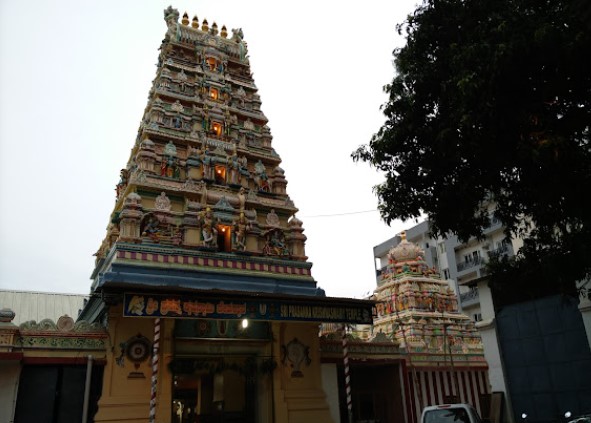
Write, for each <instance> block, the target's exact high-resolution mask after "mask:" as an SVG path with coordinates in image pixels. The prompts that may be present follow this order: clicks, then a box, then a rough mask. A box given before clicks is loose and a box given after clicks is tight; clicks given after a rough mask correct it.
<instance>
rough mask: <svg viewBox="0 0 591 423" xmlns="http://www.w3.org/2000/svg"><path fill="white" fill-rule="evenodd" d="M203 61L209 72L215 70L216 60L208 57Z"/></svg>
mask: <svg viewBox="0 0 591 423" xmlns="http://www.w3.org/2000/svg"><path fill="white" fill-rule="evenodd" d="M205 61H206V62H207V66H208V67H209V70H211V71H214V70H216V68H217V60H216V59H214V58H213V57H208V58H207V59H205Z"/></svg>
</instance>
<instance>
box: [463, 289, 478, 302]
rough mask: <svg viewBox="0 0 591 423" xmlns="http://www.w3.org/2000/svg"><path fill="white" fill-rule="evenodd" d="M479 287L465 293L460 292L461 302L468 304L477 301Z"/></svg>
mask: <svg viewBox="0 0 591 423" xmlns="http://www.w3.org/2000/svg"><path fill="white" fill-rule="evenodd" d="M478 297H479V295H478V289H471V290H470V291H468V292H464V293H463V294H460V302H461V303H462V304H466V303H468V302H470V303H471V302H477V301H478V299H479V298H478Z"/></svg>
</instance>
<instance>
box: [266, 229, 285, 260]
mask: <svg viewBox="0 0 591 423" xmlns="http://www.w3.org/2000/svg"><path fill="white" fill-rule="evenodd" d="M264 237H265V246H264V247H263V254H264V255H266V256H282V257H286V256H289V255H290V253H289V248H288V247H287V243H286V242H285V234H284V233H283V231H282V230H281V229H279V228H273V229H270V230H268V231H266V232H265V233H264Z"/></svg>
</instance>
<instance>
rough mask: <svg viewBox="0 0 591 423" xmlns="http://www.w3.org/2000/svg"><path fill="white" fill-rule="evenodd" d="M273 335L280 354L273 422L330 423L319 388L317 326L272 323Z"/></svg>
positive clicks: (323, 396)
mask: <svg viewBox="0 0 591 423" xmlns="http://www.w3.org/2000/svg"><path fill="white" fill-rule="evenodd" d="M273 333H274V338H275V339H277V341H278V342H279V345H278V347H279V349H280V350H281V351H282V354H281V356H282V361H281V362H280V363H279V365H278V367H277V369H276V370H275V374H274V377H275V386H276V389H275V392H274V395H275V404H276V407H275V420H276V421H278V422H288V423H310V422H327V423H329V422H333V419H332V416H331V413H330V408H329V406H328V403H327V400H326V394H325V393H324V389H323V387H322V376H321V374H322V372H321V364H320V340H319V337H318V324H317V323H273ZM277 387H279V388H280V389H277Z"/></svg>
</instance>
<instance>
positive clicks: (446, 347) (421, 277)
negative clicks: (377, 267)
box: [373, 232, 489, 415]
mask: <svg viewBox="0 0 591 423" xmlns="http://www.w3.org/2000/svg"><path fill="white" fill-rule="evenodd" d="M401 238H402V241H401V242H400V244H398V245H397V246H396V247H394V248H392V249H391V250H390V252H389V254H388V257H389V263H388V265H387V267H386V269H385V271H384V272H383V273H382V275H381V278H380V280H379V282H378V287H377V289H376V291H375V293H374V299H375V300H376V301H377V306H376V308H377V317H376V318H375V319H374V326H373V337H374V338H378V339H384V338H385V339H391V340H392V341H393V342H394V343H396V344H398V345H399V347H400V350H401V351H402V352H406V364H407V368H408V372H407V377H408V380H407V384H408V386H409V387H410V401H411V403H412V404H413V408H414V409H415V410H416V413H417V415H420V408H421V406H422V407H424V406H426V405H431V404H438V403H444V402H450V401H456V402H468V403H471V404H473V405H474V406H475V407H477V408H479V402H480V396H481V395H485V394H487V393H488V390H489V384H488V376H487V370H488V367H487V364H486V361H485V359H484V349H483V345H482V340H481V338H480V335H479V333H478V330H477V329H476V328H475V326H474V323H473V321H472V320H471V319H470V318H469V317H468V316H467V315H465V314H462V313H460V312H459V311H458V300H457V296H456V293H455V291H454V290H453V289H452V288H451V287H450V285H449V283H448V282H447V281H445V280H442V279H441V277H440V275H439V272H438V271H436V270H435V269H433V268H431V267H429V266H428V265H427V263H426V262H425V259H424V251H423V250H422V249H421V248H420V247H419V246H418V245H416V244H414V243H411V242H409V241H407V239H406V234H405V233H404V232H403V233H402V234H401ZM417 388H418V389H417Z"/></svg>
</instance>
